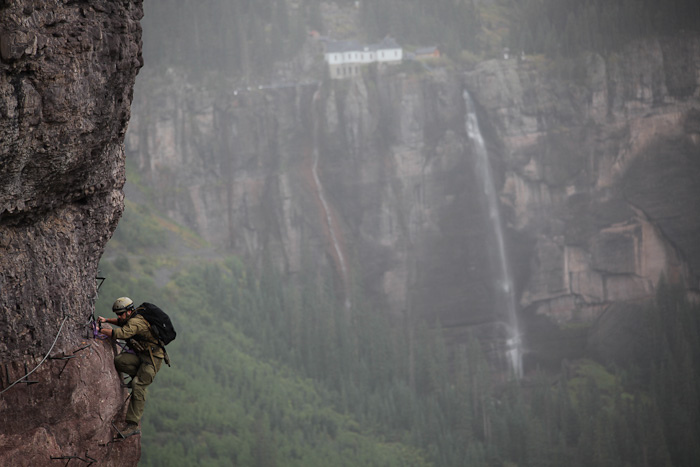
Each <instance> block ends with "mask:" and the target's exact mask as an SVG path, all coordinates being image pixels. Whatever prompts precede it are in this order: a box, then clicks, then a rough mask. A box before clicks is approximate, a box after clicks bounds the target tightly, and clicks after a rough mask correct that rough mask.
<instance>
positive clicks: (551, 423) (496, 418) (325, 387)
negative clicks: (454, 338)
mask: <svg viewBox="0 0 700 467" xmlns="http://www.w3.org/2000/svg"><path fill="white" fill-rule="evenodd" d="M208 248H210V247H209V246H208V245H206V244H205V243H204V242H203V241H201V240H199V239H198V238H197V237H196V236H195V235H193V234H192V233H191V232H188V231H186V230H185V229H182V228H180V227H178V226H176V225H175V224H173V223H172V222H170V221H169V220H167V219H164V218H162V217H160V216H158V215H157V213H156V211H155V210H154V209H153V208H149V207H147V206H144V205H139V204H135V203H133V202H128V203H127V207H126V211H125V214H124V217H123V218H122V220H121V222H120V224H119V227H118V229H117V232H116V233H115V236H114V238H113V239H112V240H111V241H110V243H109V245H108V250H107V251H106V253H105V256H104V258H103V260H102V262H101V265H100V267H101V274H102V275H103V276H104V277H106V280H105V282H104V284H103V286H102V287H101V289H100V293H99V297H100V298H99V300H98V302H97V312H98V313H99V314H101V315H103V316H109V315H110V313H111V311H110V307H111V303H112V301H113V300H114V299H115V298H117V297H119V296H124V295H126V296H129V297H131V298H133V299H134V300H135V301H136V302H137V303H140V302H142V301H149V302H153V303H156V304H158V305H159V306H161V307H162V308H163V309H164V310H166V311H167V312H168V313H169V314H170V316H171V317H172V319H173V322H174V325H175V327H176V329H177V331H178V337H177V339H176V340H175V341H173V342H172V343H171V344H170V345H169V346H168V352H169V355H170V357H171V360H172V362H173V364H172V367H171V368H168V367H163V369H161V371H160V373H159V374H158V376H157V378H156V381H155V382H154V383H153V385H152V386H151V389H150V390H149V391H150V392H149V399H148V402H147V405H146V413H145V415H144V419H143V427H142V430H143V435H142V439H141V443H142V459H141V465H145V466H192V465H206V466H216V465H221V466H223V465H227V466H228V465H239V466H294V465H297V466H328V465H333V466H336V465H338V466H345V465H347V466H354V465H376V466H427V465H434V466H464V465H469V466H538V467H541V466H561V465H572V466H580V467H584V466H585V467H595V466H635V467H636V466H649V467H651V466H654V467H657V466H692V465H696V464H697V459H699V458H700V446H698V444H697V443H696V442H695V441H696V440H697V439H700V378H699V377H698V375H700V309H699V307H698V306H697V305H692V304H690V303H688V302H687V301H686V300H685V298H684V294H682V293H681V292H680V291H678V290H676V289H674V287H671V286H662V287H661V288H660V291H659V294H658V297H657V299H656V302H655V303H653V304H649V305H648V306H640V309H639V323H638V324H639V325H638V326H637V329H639V332H638V333H637V335H635V336H632V342H633V345H634V346H635V349H636V351H635V355H636V356H637V358H636V359H635V361H634V362H631V363H630V364H629V365H626V366H625V367H624V368H621V367H615V366H614V365H611V364H606V362H599V361H596V360H594V359H593V358H586V359H582V360H579V361H571V362H563V363H562V368H561V371H560V372H558V373H556V374H554V373H552V372H544V371H536V370H535V371H532V372H530V373H529V374H528V375H527V377H526V378H524V379H523V380H520V381H505V382H504V381H503V380H502V379H501V378H498V377H496V376H497V375H496V372H495V370H494V369H492V368H490V367H489V364H488V363H487V361H486V359H485V357H484V353H483V352H482V349H481V348H480V344H479V343H478V341H477V340H476V339H471V340H470V341H469V342H468V343H467V344H466V345H464V346H460V347H457V348H453V347H452V346H448V345H447V344H446V342H445V341H444V339H443V338H442V332H441V330H440V329H429V328H428V327H427V326H426V325H425V324H420V323H419V324H417V325H416V326H415V327H414V328H412V329H410V330H409V329H397V328H396V327H395V326H392V323H391V322H390V321H389V320H388V319H387V317H386V316H385V315H384V314H383V313H382V310H379V309H372V307H371V306H370V305H368V304H366V303H364V300H363V298H362V297H361V296H357V297H354V299H353V303H354V306H353V307H352V309H351V310H347V309H346V308H345V307H344V306H342V305H341V304H339V303H337V300H336V299H335V298H334V291H333V289H332V284H330V283H323V282H322V281H321V282H319V281H317V280H316V278H315V277H309V278H308V280H305V281H303V283H302V284H296V285H295V286H290V285H289V284H285V281H284V280H283V278H282V277H280V276H279V275H277V274H276V273H275V272H274V271H273V270H272V268H271V267H266V268H263V270H262V271H258V272H256V271H255V270H253V269H252V268H250V267H248V266H247V265H246V264H245V263H244V262H243V261H241V260H240V259H239V258H236V257H233V256H230V257H222V258H218V259H210V260H207V259H201V258H202V257H203V256H206V255H202V254H201V252H203V251H205V250H206V249H208ZM170 251H179V252H180V254H179V255H178V256H175V255H173V254H172V253H169V252H170ZM187 251H189V253H187ZM163 270H168V271H170V272H172V276H170V277H169V278H168V280H167V283H165V285H163V286H158V285H156V282H157V279H158V280H162V278H159V274H160V271H163Z"/></svg>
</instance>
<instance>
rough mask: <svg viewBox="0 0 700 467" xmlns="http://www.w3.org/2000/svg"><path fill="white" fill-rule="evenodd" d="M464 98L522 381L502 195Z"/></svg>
mask: <svg viewBox="0 0 700 467" xmlns="http://www.w3.org/2000/svg"><path fill="white" fill-rule="evenodd" d="M462 96H463V98H464V103H465V104H466V108H467V119H466V127H467V128H466V130H467V135H468V136H469V138H470V139H471V140H472V142H473V143H474V154H475V165H476V174H477V177H478V179H479V180H480V183H482V184H483V186H482V188H483V191H484V197H485V200H486V203H487V208H488V214H489V223H490V225H491V229H492V231H493V237H494V240H495V245H494V247H495V250H496V251H495V257H496V260H495V261H494V262H495V263H496V264H495V265H494V266H495V274H496V275H495V279H496V281H497V284H498V287H497V288H496V294H497V295H498V297H497V300H496V303H497V304H498V305H497V306H498V308H500V309H499V310H497V311H499V312H501V313H502V314H503V316H504V317H505V319H506V322H505V323H504V324H505V328H506V333H507V336H506V357H507V359H508V363H509V365H510V368H511V370H512V372H513V374H514V376H515V377H516V378H520V377H521V376H522V374H523V363H522V360H523V345H522V338H521V332H520V324H519V322H518V314H517V306H516V302H515V290H514V287H513V278H512V275H511V272H510V266H509V264H508V257H507V254H506V247H505V239H504V236H503V225H502V222H501V213H500V209H499V206H498V193H497V192H496V187H495V185H494V182H493V174H492V173H491V164H490V162H489V155H488V151H487V150H486V144H485V143H484V137H483V135H482V134H481V129H480V128H479V120H478V119H477V116H476V109H475V106H474V102H473V101H472V98H471V96H470V95H469V92H468V91H467V90H466V89H465V90H464V92H463V93H462Z"/></svg>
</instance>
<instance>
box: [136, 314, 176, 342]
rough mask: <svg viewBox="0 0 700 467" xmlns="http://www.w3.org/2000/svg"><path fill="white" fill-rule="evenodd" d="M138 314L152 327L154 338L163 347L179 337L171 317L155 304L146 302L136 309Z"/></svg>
mask: <svg viewBox="0 0 700 467" xmlns="http://www.w3.org/2000/svg"><path fill="white" fill-rule="evenodd" d="M136 312H137V313H138V314H139V315H141V316H143V317H144V319H145V320H146V321H148V324H150V325H151V332H152V333H153V337H155V338H156V339H157V340H158V341H159V342H160V343H161V346H165V345H168V344H170V343H171V342H172V341H173V340H174V339H175V336H177V333H176V332H175V328H174V327H173V323H172V322H171V321H170V317H169V316H168V315H167V314H166V313H165V312H164V311H163V310H161V309H160V308H158V307H157V306H155V305H154V304H152V303H147V302H144V303H142V304H141V305H139V307H138V308H136ZM163 350H165V349H163Z"/></svg>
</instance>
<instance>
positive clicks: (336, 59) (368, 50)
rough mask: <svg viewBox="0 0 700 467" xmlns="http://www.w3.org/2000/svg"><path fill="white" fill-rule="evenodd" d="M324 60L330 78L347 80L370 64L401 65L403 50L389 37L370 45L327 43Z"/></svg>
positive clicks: (349, 42)
mask: <svg viewBox="0 0 700 467" xmlns="http://www.w3.org/2000/svg"><path fill="white" fill-rule="evenodd" d="M324 58H325V60H326V62H327V63H328V67H329V70H330V74H331V78H334V79H339V78H349V77H351V76H357V75H359V74H360V67H361V66H362V65H367V64H370V63H386V64H394V63H401V60H403V49H402V48H401V46H399V44H398V43H397V42H396V41H395V40H394V39H392V38H391V37H386V38H384V39H383V40H382V41H381V42H379V43H377V44H371V45H362V44H360V43H359V42H357V41H327V42H326V43H325V54H324Z"/></svg>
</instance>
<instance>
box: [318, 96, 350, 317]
mask: <svg viewBox="0 0 700 467" xmlns="http://www.w3.org/2000/svg"><path fill="white" fill-rule="evenodd" d="M317 99H318V91H317V92H316V94H314V98H313V102H314V108H315V104H316V101H317ZM313 139H314V141H313V158H314V161H313V165H312V166H311V172H312V174H313V180H314V184H315V185H316V187H315V188H316V193H317V194H318V198H319V199H320V200H321V206H323V212H324V214H325V217H326V224H327V227H328V231H329V233H330V237H331V243H332V244H333V249H334V251H335V257H336V258H337V261H338V269H339V271H338V272H339V273H340V276H341V280H342V281H343V287H344V289H345V290H344V293H345V308H348V309H349V308H350V307H351V303H350V298H349V293H350V287H349V278H348V268H347V266H346V265H345V256H344V255H343V250H342V248H341V247H340V242H339V241H338V236H337V235H336V226H335V223H334V222H333V216H332V215H331V210H330V208H329V207H328V202H327V201H326V196H325V194H324V191H323V185H322V184H321V179H320V178H319V176H318V158H319V151H318V122H317V119H316V117H315V115H314V116H313Z"/></svg>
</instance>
